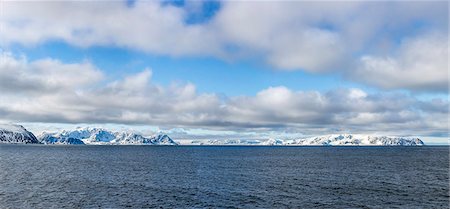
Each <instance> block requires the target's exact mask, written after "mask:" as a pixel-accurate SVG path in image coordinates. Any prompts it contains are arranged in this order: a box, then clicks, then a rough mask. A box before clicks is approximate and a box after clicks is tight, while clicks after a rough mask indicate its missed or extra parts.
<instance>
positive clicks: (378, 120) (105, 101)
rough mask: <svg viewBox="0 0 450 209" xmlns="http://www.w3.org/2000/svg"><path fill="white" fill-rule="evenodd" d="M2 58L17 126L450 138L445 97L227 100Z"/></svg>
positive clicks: (3, 114) (269, 95)
mask: <svg viewBox="0 0 450 209" xmlns="http://www.w3.org/2000/svg"><path fill="white" fill-rule="evenodd" d="M2 60H3V61H2V62H0V74H1V75H2V76H1V77H2V78H3V77H4V76H6V75H7V76H8V78H9V79H11V80H13V81H14V82H17V85H16V86H12V85H11V84H10V83H7V82H0V89H1V90H2V94H0V118H2V119H7V120H10V121H12V122H19V123H21V122H48V123H116V124H136V125H155V126H161V127H168V128H176V127H178V128H205V129H211V130H234V131H238V130H239V131H251V132H272V131H286V130H291V131H295V132H299V133H307V134H319V133H320V134H323V133H329V132H336V131H350V132H354V133H356V132H364V133H366V132H374V131H377V132H379V133H380V132H381V133H394V132H395V133H396V134H410V135H418V134H421V135H424V134H428V135H436V134H441V135H446V134H448V133H447V126H448V120H447V115H448V108H447V107H448V105H449V102H448V101H447V100H443V99H434V100H425V101H423V100H418V99H416V98H414V97H412V96H409V95H406V94H382V93H379V94H369V93H367V92H364V91H363V90H361V89H336V90H331V91H328V92H325V93H322V92H316V91H293V90H291V89H288V88H286V87H283V86H277V87H269V88H267V89H263V90H261V91H260V92H258V93H257V94H256V95H254V96H236V97H227V98H223V97H219V96H218V95H215V94H207V93H198V92H197V91H196V88H195V85H194V84H191V83H186V84H173V85H170V86H159V85H156V84H154V83H153V82H152V71H151V69H149V68H147V69H144V70H142V71H141V72H139V73H136V74H131V75H128V76H125V77H124V78H121V79H118V80H114V81H109V82H106V81H105V80H103V79H102V78H103V76H102V75H103V73H102V71H101V70H99V69H97V68H96V67H95V66H93V65H92V64H90V63H88V62H86V63H70V64H66V63H62V62H61V61H58V60H54V59H43V60H36V61H31V62H30V61H27V59H26V58H21V57H16V56H14V55H12V54H11V53H4V54H3V55H2ZM72 71H73V72H72ZM62 72H67V74H66V73H62ZM78 75H79V76H78ZM27 83H28V84H29V83H31V84H32V85H33V86H26V84H27Z"/></svg>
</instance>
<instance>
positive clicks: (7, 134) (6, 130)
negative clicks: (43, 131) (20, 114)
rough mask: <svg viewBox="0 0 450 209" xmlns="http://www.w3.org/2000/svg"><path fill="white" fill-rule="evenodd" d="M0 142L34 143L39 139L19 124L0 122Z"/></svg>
mask: <svg viewBox="0 0 450 209" xmlns="http://www.w3.org/2000/svg"><path fill="white" fill-rule="evenodd" d="M0 143H12V144H36V143H39V141H38V140H37V138H36V137H35V136H34V135H33V133H31V132H29V131H27V130H26V129H25V128H24V127H23V126H21V125H13V124H0Z"/></svg>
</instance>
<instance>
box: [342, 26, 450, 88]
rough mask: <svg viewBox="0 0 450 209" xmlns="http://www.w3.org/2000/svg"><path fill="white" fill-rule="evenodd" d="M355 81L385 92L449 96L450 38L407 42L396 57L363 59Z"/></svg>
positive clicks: (420, 38)
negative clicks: (429, 92) (449, 56)
mask: <svg viewBox="0 0 450 209" xmlns="http://www.w3.org/2000/svg"><path fill="white" fill-rule="evenodd" d="M360 62H361V63H360V67H359V69H358V70H357V71H356V72H350V73H352V76H353V77H354V79H355V80H364V81H366V82H368V83H369V84H372V85H375V86H379V87H381V88H385V89H397V88H406V89H413V90H417V91H427V90H428V91H442V92H448V85H449V80H448V79H449V77H448V76H449V74H448V73H449V72H448V37H447V36H444V35H443V34H428V35H426V36H424V37H417V38H413V39H407V40H404V41H403V42H402V44H401V46H400V48H399V49H398V50H397V51H396V53H395V54H394V55H392V56H384V57H382V56H370V55H367V56H363V57H362V58H361V61H360Z"/></svg>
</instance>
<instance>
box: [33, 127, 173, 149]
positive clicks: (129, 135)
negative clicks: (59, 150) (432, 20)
mask: <svg viewBox="0 0 450 209" xmlns="http://www.w3.org/2000/svg"><path fill="white" fill-rule="evenodd" d="M39 139H40V140H41V141H42V142H43V143H46V144H97V145H103V144H105V145H108V144H111V145H132V144H135V145H143V144H145V145H177V143H176V142H175V141H173V140H172V139H171V138H170V137H169V136H167V135H165V134H158V135H155V136H151V137H144V136H142V135H140V134H137V133H134V132H125V131H123V132H112V131H108V130H105V129H102V128H77V129H76V130H71V131H67V130H64V131H61V132H58V133H53V134H47V133H45V134H43V135H41V136H40V137H39Z"/></svg>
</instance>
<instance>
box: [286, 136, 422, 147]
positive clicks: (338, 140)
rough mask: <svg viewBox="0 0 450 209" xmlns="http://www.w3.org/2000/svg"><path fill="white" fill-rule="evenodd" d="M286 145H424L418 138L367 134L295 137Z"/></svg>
mask: <svg viewBox="0 0 450 209" xmlns="http://www.w3.org/2000/svg"><path fill="white" fill-rule="evenodd" d="M286 144H287V145H326V146H339V145H345V146H351V145H360V146H371V145H372V146H421V145H424V143H423V142H422V140H420V139H419V138H408V137H387V136H368V135H351V134H339V135H325V136H317V137H310V138H303V139H296V140H292V141H289V142H287V143H286Z"/></svg>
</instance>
